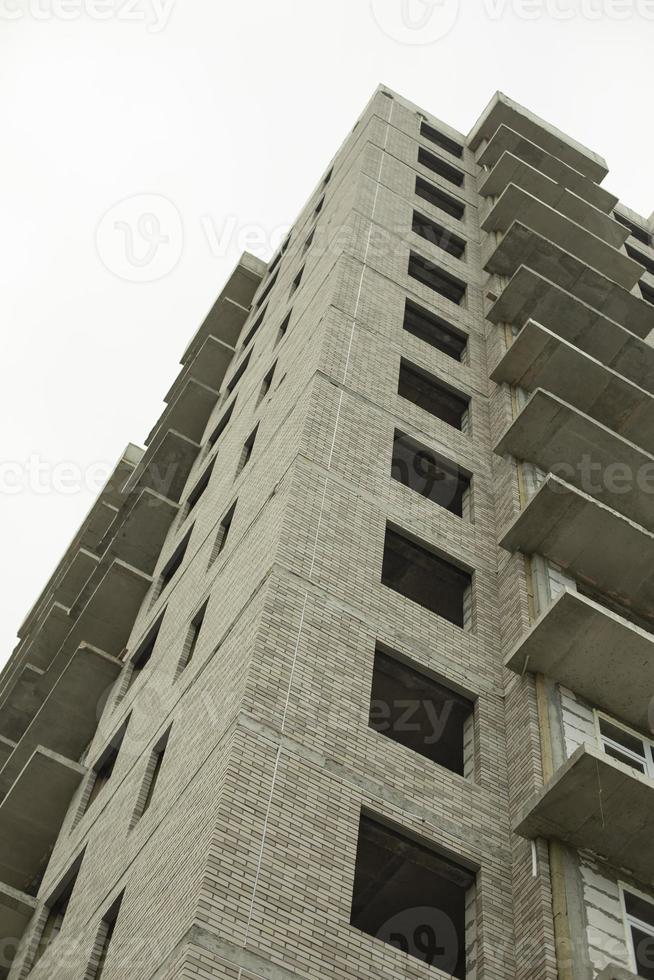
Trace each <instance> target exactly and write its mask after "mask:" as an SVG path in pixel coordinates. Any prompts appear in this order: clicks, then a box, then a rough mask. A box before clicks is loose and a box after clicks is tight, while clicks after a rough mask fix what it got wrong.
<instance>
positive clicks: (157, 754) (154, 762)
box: [135, 728, 170, 820]
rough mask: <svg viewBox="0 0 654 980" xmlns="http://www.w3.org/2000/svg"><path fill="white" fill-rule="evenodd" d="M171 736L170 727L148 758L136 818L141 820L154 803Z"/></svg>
mask: <svg viewBox="0 0 654 980" xmlns="http://www.w3.org/2000/svg"><path fill="white" fill-rule="evenodd" d="M169 738H170V728H169V729H168V731H167V732H166V734H165V735H164V736H163V737H162V738H161V739H160V740H159V741H158V742H157V744H156V745H155V747H154V749H153V750H152V754H151V756H150V759H149V760H148V765H147V769H146V773H145V779H144V781H143V786H142V787H141V793H140V799H139V802H138V804H137V810H136V813H135V820H140V819H141V817H142V816H143V815H144V813H146V811H147V810H149V808H150V804H151V803H152V800H153V797H154V791H155V789H156V788H157V782H158V781H159V776H160V774H161V768H162V766H163V761H164V756H165V755H166V749H167V747H168V740H169Z"/></svg>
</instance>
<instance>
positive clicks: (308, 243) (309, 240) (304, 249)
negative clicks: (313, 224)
mask: <svg viewBox="0 0 654 980" xmlns="http://www.w3.org/2000/svg"><path fill="white" fill-rule="evenodd" d="M315 234H316V229H315V228H314V229H313V231H312V232H311V234H310V235H309V236H308V238H307V239H306V241H305V243H304V245H303V246H302V254H305V253H306V252H308V251H309V249H310V248H311V245H312V243H313V239H314V236H315Z"/></svg>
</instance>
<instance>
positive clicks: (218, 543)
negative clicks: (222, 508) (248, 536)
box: [209, 500, 237, 566]
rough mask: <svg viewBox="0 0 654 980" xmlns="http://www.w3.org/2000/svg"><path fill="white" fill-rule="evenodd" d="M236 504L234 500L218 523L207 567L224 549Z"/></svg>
mask: <svg viewBox="0 0 654 980" xmlns="http://www.w3.org/2000/svg"><path fill="white" fill-rule="evenodd" d="M236 503H237V501H236V500H235V501H234V503H233V504H232V506H231V507H230V508H229V510H228V511H227V513H226V514H225V516H224V517H223V519H222V521H221V522H220V526H219V527H218V531H217V532H216V538H215V541H214V543H213V551H212V553H211V558H210V560H209V565H210V566H211V565H213V563H214V562H215V560H216V558H217V557H218V555H219V554H220V553H221V551H222V550H223V549H224V547H225V545H226V544H227V538H228V537H229V532H230V529H231V526H232V521H233V520H234V512H235V510H236Z"/></svg>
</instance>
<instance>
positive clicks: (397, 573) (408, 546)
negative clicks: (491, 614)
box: [382, 527, 472, 627]
mask: <svg viewBox="0 0 654 980" xmlns="http://www.w3.org/2000/svg"><path fill="white" fill-rule="evenodd" d="M382 584H383V585H386V586H388V587H389V588H390V589H394V591H395V592H399V593H400V595H403V596H405V597H406V598H407V599H411V600H412V601H413V602H417V603H418V604H419V605H421V606H424V607H425V609H430V610H431V611H432V612H434V613H437V614H438V615H439V616H442V617H443V618H444V619H447V620H449V622H450V623H454V625H455V626H460V627H463V626H464V625H465V619H466V603H467V601H468V595H469V590H470V588H471V585H472V576H471V575H470V573H469V572H466V571H464V570H463V569H462V568H459V567H458V566H457V565H453V564H452V563H451V562H449V561H446V560H445V559H444V558H440V557H439V556H438V555H435V554H434V553H433V552H432V551H429V550H428V549H427V548H425V547H423V546H422V545H419V544H416V543H415V541H412V540H411V539H410V538H407V537H406V536H405V535H404V534H402V533H400V532H399V531H394V530H393V528H390V527H387V528H386V538H385V541H384V564H383V567H382Z"/></svg>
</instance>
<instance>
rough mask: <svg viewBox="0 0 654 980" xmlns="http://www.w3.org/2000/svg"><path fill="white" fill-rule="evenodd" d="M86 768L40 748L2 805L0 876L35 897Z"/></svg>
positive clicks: (0, 804) (0, 815) (4, 880)
mask: <svg viewBox="0 0 654 980" xmlns="http://www.w3.org/2000/svg"><path fill="white" fill-rule="evenodd" d="M85 773H86V769H85V768H84V766H80V765H79V764H78V763H76V762H70V760H68V759H64V758H63V757H62V756H59V755H57V754H56V753H55V752H50V751H48V750H47V749H44V748H38V749H37V750H36V751H35V752H34V754H33V755H32V757H31V758H30V759H29V761H28V763H27V765H26V766H25V768H24V769H23V770H22V771H21V772H20V774H19V775H18V777H17V779H16V780H15V782H14V783H13V785H12V786H11V788H10V790H9V792H8V793H7V795H6V796H5V798H4V799H3V800H2V802H1V803H0V880H2V881H3V882H5V884H7V885H9V886H10V887H11V888H15V889H18V890H19V891H24V892H26V893H27V894H28V895H36V893H37V891H38V888H39V884H40V882H41V878H42V877H43V872H44V871H45V868H46V866H47V863H48V860H49V857H50V852H51V850H52V848H53V846H54V843H55V841H56V839H57V837H58V835H59V831H60V830H61V825H62V823H63V821H64V818H65V816H66V813H67V811H68V807H69V806H70V801H71V799H72V797H73V794H74V793H75V791H76V790H77V787H78V786H79V784H80V782H81V781H82V779H83V777H84V775H85Z"/></svg>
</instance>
